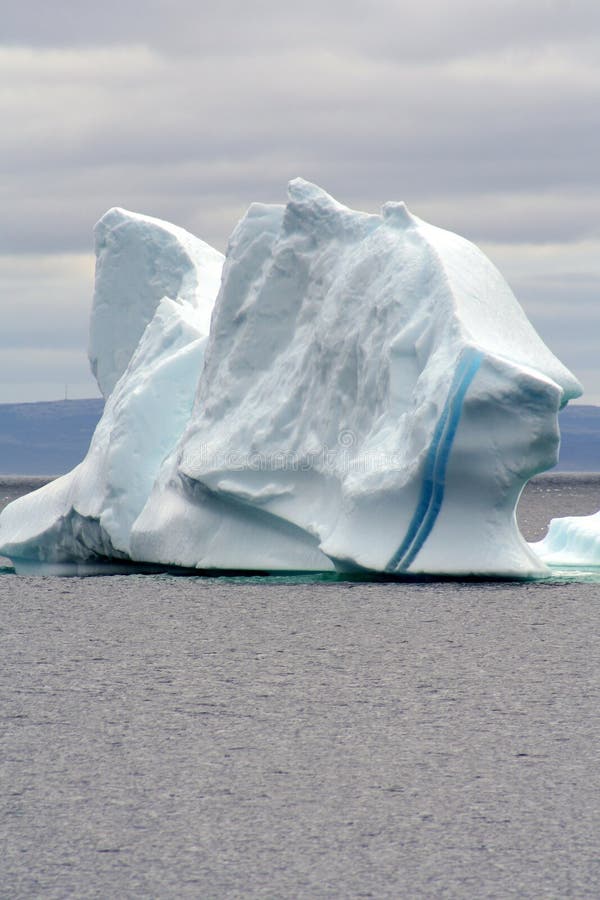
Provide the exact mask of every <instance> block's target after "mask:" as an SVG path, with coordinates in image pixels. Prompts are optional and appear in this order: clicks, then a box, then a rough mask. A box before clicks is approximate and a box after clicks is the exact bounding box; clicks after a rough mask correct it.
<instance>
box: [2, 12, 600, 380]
mask: <svg viewBox="0 0 600 900" xmlns="http://www.w3.org/2000/svg"><path fill="white" fill-rule="evenodd" d="M0 40H1V41H2V43H1V44H0V83H1V84H2V85H3V88H4V89H3V91H2V92H0V121H1V122H2V130H3V139H2V142H0V303H2V308H3V310H4V309H5V308H6V309H8V308H9V307H11V313H10V317H9V320H7V325H6V327H5V332H4V338H3V339H2V340H3V346H4V348H5V349H6V348H7V347H9V346H10V347H12V348H20V350H21V351H22V352H21V357H22V358H23V359H26V358H30V359H31V360H33V359H34V355H35V353H37V356H35V358H36V359H37V363H36V364H35V366H38V364H39V365H43V362H41V361H43V359H44V358H45V357H44V352H43V348H45V347H53V348H54V350H53V353H55V356H53V357H52V359H53V362H52V366H51V368H52V371H53V372H55V373H58V371H59V369H60V363H59V362H58V360H59V356H60V352H61V348H62V350H64V351H65V352H66V351H67V350H69V352H71V351H72V352H73V353H75V351H76V349H77V348H79V350H78V352H79V353H80V354H81V371H82V372H84V366H85V357H84V352H83V348H82V347H81V343H82V342H83V341H84V332H85V330H86V325H87V321H86V320H87V309H88V306H89V299H90V292H91V288H90V286H89V284H86V282H85V279H83V278H82V277H81V274H80V273H79V274H77V272H78V271H79V270H77V266H74V264H72V262H67V261H66V260H67V257H66V256H65V254H73V253H81V254H89V253H90V251H91V249H92V227H93V224H94V222H95V221H96V220H97V219H98V218H99V216H100V215H102V213H103V212H104V211H105V210H106V209H107V208H109V207H110V206H113V205H121V206H125V207H128V208H131V209H136V210H139V211H141V212H145V213H149V214H151V215H155V216H159V217H163V218H166V219H169V220H171V221H175V222H177V223H178V224H180V225H183V226H184V227H186V228H188V229H189V230H191V231H193V232H194V233H196V234H198V235H199V236H201V237H203V238H204V239H205V240H208V241H209V242H210V243H213V244H214V245H215V246H218V247H220V248H221V249H223V248H224V246H225V243H226V240H227V236H228V234H229V233H230V231H231V229H232V227H233V225H234V224H235V221H236V220H237V218H239V216H240V215H241V214H242V213H243V211H244V209H245V208H246V207H247V205H248V204H249V203H250V202H252V201H253V200H256V199H261V200H265V201H274V202H281V201H282V200H283V199H284V197H285V185H286V182H287V181H288V180H289V178H291V177H294V176H295V175H298V174H299V175H302V176H304V177H306V178H309V179H310V180H313V181H316V182H318V183H320V184H322V185H323V186H324V187H325V188H326V189H327V190H329V191H330V192H331V193H333V194H334V195H335V196H337V197H338V199H340V200H341V201H342V202H345V203H348V204H349V205H352V206H356V207H358V208H363V209H366V210H371V211H375V210H377V209H378V208H379V206H380V205H381V203H382V202H384V201H385V200H388V199H405V200H406V201H407V202H408V203H409V205H410V206H411V208H412V209H413V211H414V212H415V213H416V214H417V215H421V216H422V217H424V218H427V219H429V220H431V221H434V222H435V223H436V224H439V225H442V226H444V227H448V228H451V229H453V230H457V231H459V232H461V233H463V234H465V235H466V236H468V237H469V238H471V239H473V240H476V241H478V242H479V241H484V242H488V243H489V242H492V245H491V252H492V256H493V258H494V253H495V252H498V255H499V256H498V262H499V264H500V268H501V269H502V271H503V272H505V273H506V274H507V275H508V277H509V280H510V281H511V283H512V284H513V286H515V288H516V289H517V293H518V295H519V297H520V298H521V299H522V300H523V302H524V305H525V307H526V309H527V311H528V312H529V313H530V314H531V315H532V317H533V318H534V322H535V324H536V325H538V327H539V328H540V330H541V332H542V334H543V335H544V336H545V337H546V338H547V339H548V341H549V343H550V344H551V346H552V347H553V348H555V349H558V347H560V348H561V350H562V349H564V355H565V361H566V362H567V363H568V362H569V361H570V359H574V360H575V362H577V363H579V364H580V365H581V366H582V367H583V366H584V365H585V370H586V372H587V371H595V368H594V365H593V364H592V362H591V361H590V360H591V358H589V357H588V356H586V355H585V354H583V351H581V352H580V353H579V354H578V353H577V352H576V350H575V349H574V348H577V347H578V346H579V344H578V341H579V340H580V339H579V338H578V337H577V332H576V330H574V329H575V326H571V325H568V326H567V325H565V322H574V321H580V320H581V321H584V320H585V317H586V316H590V315H592V312H591V311H592V309H593V303H594V298H595V297H597V296H598V287H599V284H600V277H599V276H598V273H597V272H596V269H595V268H594V266H590V263H589V259H590V254H592V253H594V252H596V250H597V244H596V243H595V239H596V238H597V237H598V235H599V229H600V224H599V221H598V213H597V211H598V209H599V208H600V177H599V170H598V164H597V160H598V158H599V157H600V126H599V125H598V121H597V109H598V108H599V105H600V63H599V62H598V60H599V59H600V53H599V50H600V6H599V5H598V4H597V3H596V2H591V0H577V2H575V0H571V2H570V0H562V2H560V3H559V2H556V0H521V2H518V3H517V2H516V0H492V2H490V3H486V4H483V3H481V2H474V0H457V2H455V3H452V4H450V3H448V2H447V0H424V2H421V3H419V4H414V3H413V4H408V3H407V2H398V0H395V2H394V0H375V2H371V3H369V4H366V3H364V2H358V0H346V2H343V3H342V2H341V0H332V2H330V3H327V4H324V3H322V2H318V3H317V2H316V0H307V2H305V3H304V4H302V6H301V7H299V6H298V5H297V4H294V5H292V4H289V3H285V2H279V3H276V2H273V0H257V2H255V3H252V4H248V3H247V2H241V0H226V2H222V3H219V4H207V3H204V2H195V3H192V2H189V0H174V2H169V3H166V2H165V0H161V2H158V0H145V2H144V3H142V2H141V0H133V2H128V3H122V2H118V3H117V2H115V0H106V2H105V3H103V4H102V5H98V4H96V5H89V4H86V5H81V4H79V5H77V4H73V3H72V2H66V0H57V2H55V3H53V4H42V3H41V2H39V0H36V2H33V3H24V4H12V5H10V8H8V9H6V10H3V27H2V37H1V39H0ZM586 240H587V241H588V242H589V244H588V243H586ZM545 244H551V245H552V246H553V247H554V248H555V252H554V258H555V259H558V262H556V263H555V264H554V265H551V264H550V260H551V258H552V257H551V255H549V256H547V258H546V259H544V258H543V257H540V256H539V254H538V251H537V250H536V246H537V247H543V246H544V245H545ZM569 246H572V247H579V248H582V249H581V254H580V255H578V256H576V257H573V255H572V254H571V256H569V254H566V255H565V254H562V255H561V252H562V251H561V249H560V248H561V247H569ZM592 247H593V248H596V249H591V248H592ZM586 248H587V249H586ZM2 254H4V257H3V256H2ZM10 254H22V255H23V260H24V261H25V263H24V268H23V269H22V270H20V271H21V274H20V276H19V280H18V284H16V283H15V277H14V271H15V268H14V267H15V266H16V263H15V261H14V258H13V257H12V256H9V255H10ZM48 254H58V255H60V259H61V260H62V262H61V263H60V266H59V267H62V268H61V273H62V274H61V275H60V277H58V276H57V275H56V273H54V275H53V274H52V272H50V270H49V268H48ZM83 258H84V257H82V259H83ZM85 258H87V257H85ZM3 260H4V263H5V264H4V266H3V264H2V261H3ZM11 266H12V269H11ZM546 266H547V268H545V267H546ZM9 270H10V271H9ZM576 275H577V276H581V277H579V278H576V277H573V276H576ZM52 278H58V281H59V282H60V284H58V283H56V285H55V287H56V290H54V292H53V293H52V291H50V290H49V285H50V284H51V282H52ZM70 278H72V279H73V281H72V283H71V286H70V287H69V279H70ZM51 294H52V297H53V298H54V299H52V301H51V302H50V300H49V298H50V295H51ZM15 297H16V298H17V299H16V300H15V299H14V298H15ZM57 297H58V298H62V299H56V298H57ZM561 304H563V306H564V304H569V306H568V308H569V315H568V316H565V314H563V312H562V310H561ZM51 309H55V310H56V314H55V316H54V318H52V316H51V315H48V314H47V310H51ZM33 320H35V326H34V329H33V330H32V328H31V323H32V321H33ZM590 321H591V320H590ZM59 332H61V334H60V337H59V336H58V333H59ZM556 342H558V346H557V343H556ZM581 347H583V344H581ZM36 348H37V349H36ZM69 348H70V349H69ZM34 351H35V353H34ZM586 353H587V351H586ZM27 354H29V356H27ZM31 354H34V355H31ZM568 357H569V358H568ZM74 358H75V357H74V356H69V357H68V359H67V356H65V360H66V362H65V366H66V367H67V368H68V367H69V366H71V365H72V360H73V359H74ZM31 365H32V366H33V362H32V363H31ZM34 368H35V367H34ZM575 369H576V371H577V366H575ZM31 371H33V368H32V370H31ZM35 371H38V369H37V368H36V369H35ZM69 371H71V370H69ZM62 378H63V376H60V375H59V376H58V381H61V380H62ZM87 378H88V376H87V374H81V377H80V378H79V382H80V383H81V384H87V383H88V382H87ZM26 380H27V379H23V381H24V382H25V381H26ZM43 380H44V379H43V378H41V379H38V380H37V381H36V384H38V383H39V382H40V381H43ZM596 383H598V385H599V390H598V394H599V396H600V376H599V375H597V374H596V375H594V384H596Z"/></svg>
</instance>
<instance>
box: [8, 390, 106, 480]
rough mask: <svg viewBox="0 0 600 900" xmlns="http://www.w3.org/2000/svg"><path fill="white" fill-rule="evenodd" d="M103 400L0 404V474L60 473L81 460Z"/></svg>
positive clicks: (102, 405)
mask: <svg viewBox="0 0 600 900" xmlns="http://www.w3.org/2000/svg"><path fill="white" fill-rule="evenodd" d="M103 408H104V400H102V399H101V398H98V399H94V400H58V401H54V402H48V403H0V475H62V474H63V472H68V471H69V469H72V468H73V466H76V465H77V463H78V462H81V460H82V459H83V457H84V456H85V454H86V452H87V449H88V447H89V443H90V439H91V437H92V434H93V433H94V428H95V427H96V424H97V422H98V419H99V418H100V416H101V415H102V410H103Z"/></svg>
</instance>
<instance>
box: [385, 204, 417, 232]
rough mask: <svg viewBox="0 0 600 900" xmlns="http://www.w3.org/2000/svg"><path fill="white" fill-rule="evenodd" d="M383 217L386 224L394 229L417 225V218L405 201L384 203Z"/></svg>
mask: <svg viewBox="0 0 600 900" xmlns="http://www.w3.org/2000/svg"><path fill="white" fill-rule="evenodd" d="M381 215H382V216H383V218H384V220H385V222H386V224H387V225H391V226H392V227H394V228H411V227H412V226H413V225H414V224H415V218H414V216H413V215H412V213H411V212H410V210H409V208H408V206H407V205H406V203H404V201H403V200H400V201H397V202H396V201H393V200H390V201H388V203H384V204H383V206H382V207H381Z"/></svg>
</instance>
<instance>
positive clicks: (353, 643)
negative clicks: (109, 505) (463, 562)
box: [0, 475, 600, 900]
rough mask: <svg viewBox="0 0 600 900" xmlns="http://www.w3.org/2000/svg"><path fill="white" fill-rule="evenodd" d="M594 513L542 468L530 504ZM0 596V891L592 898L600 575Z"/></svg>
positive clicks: (598, 776)
mask: <svg viewBox="0 0 600 900" xmlns="http://www.w3.org/2000/svg"><path fill="white" fill-rule="evenodd" d="M21 487H23V485H21ZM3 489H4V490H3ZM15 491H17V488H16V487H15V485H14V484H13V486H12V493H13V494H14V493H15ZM6 494H7V489H6V488H5V486H4V485H0V496H6ZM599 507H600V477H599V476H594V475H585V476H584V475H582V476H572V475H562V476H546V477H544V478H540V479H536V480H535V481H534V482H533V483H532V485H531V486H530V487H529V488H528V489H527V492H526V493H525V495H524V497H523V499H522V502H521V506H520V509H519V520H520V523H521V527H522V529H523V532H524V533H525V535H526V537H527V538H528V539H530V540H531V539H536V538H538V537H541V536H542V534H543V533H544V530H545V527H546V525H547V521H548V519H549V518H550V517H551V516H554V515H568V514H586V513H590V512H593V511H595V510H596V509H598V508H599ZM0 594H1V598H0V599H1V604H0V625H1V633H2V649H1V652H0V672H1V676H2V677H1V685H2V700H1V703H0V716H1V719H2V722H1V728H0V770H1V772H2V780H3V805H4V810H3V815H2V828H3V850H2V854H1V856H0V896H1V897H3V898H4V897H5V898H10V900H13V898H21V897H23V898H24V897H27V898H34V897H35V898H38V897H43V898H65V897H78V898H80V897H81V898H87V897H90V898H107V897H111V898H112V897H118V898H148V897H153V898H154V897H156V898H171V897H172V898H179V897H184V898H187V897H190V898H236V897H240V898H241V897H244V898H246V897H250V898H254V897H256V898H281V897H286V898H287V897H290V898H302V897H332V898H333V897H341V898H347V897H350V898H352V897H357V898H358V897H374V898H381V897H383V898H388V897H389V898H398V897H409V898H412V897H415V898H420V897H423V898H425V897H435V898H437V897H449V898H454V897H456V898H464V897H473V898H487V897H490V898H492V897H494V898H504V897H526V898H528V897H532V898H533V897H536V898H537V897H539V898H542V897H544V898H547V897H557V898H558V897H560V898H563V897H594V898H595V897H597V896H598V895H600V850H599V849H598V846H599V842H598V833H599V826H600V750H599V747H600V740H599V738H600V734H599V728H598V724H599V722H598V719H599V710H600V658H599V652H598V637H597V636H598V633H599V632H600V584H596V583H585V582H581V581H577V580H575V581H573V580H570V579H567V578H565V579H564V580H560V579H555V580H553V581H551V582H537V583H536V582H529V583H494V582H487V583H460V582H448V583H435V582H434V583H410V584H407V583H389V582H388V583H385V582H368V581H346V582H345V581H338V582H336V581H332V580H329V581H318V580H316V579H310V578H308V579H307V578H238V579H231V578H219V579H217V578H213V579H210V578H193V577H174V576H171V575H130V576H112V577H95V578H53V577H29V576H20V577H17V576H15V575H12V574H10V573H8V572H7V573H5V574H4V575H3V576H2V577H0Z"/></svg>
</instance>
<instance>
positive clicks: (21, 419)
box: [0, 398, 600, 475]
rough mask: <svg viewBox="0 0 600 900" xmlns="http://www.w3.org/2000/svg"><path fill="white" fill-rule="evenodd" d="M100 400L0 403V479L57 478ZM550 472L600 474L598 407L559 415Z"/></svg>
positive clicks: (86, 436) (80, 451)
mask: <svg viewBox="0 0 600 900" xmlns="http://www.w3.org/2000/svg"><path fill="white" fill-rule="evenodd" d="M103 407H104V401H103V400H102V399H100V398H98V399H93V400H60V401H55V402H48V403H0V475H61V474H62V473H63V472H68V471H69V469H72V468H73V466H75V465H77V463H78V462H80V461H81V460H82V459H83V457H84V456H85V454H86V451H87V448H88V446H89V443H90V439H91V437H92V434H93V432H94V428H95V427H96V423H97V422H98V419H99V418H100V416H101V415H102V409H103ZM559 421H560V430H561V436H562V441H561V450H560V462H559V464H558V466H557V467H556V471H560V472H600V407H598V406H568V407H567V408H566V409H565V410H563V412H561V414H560V417H559Z"/></svg>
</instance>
